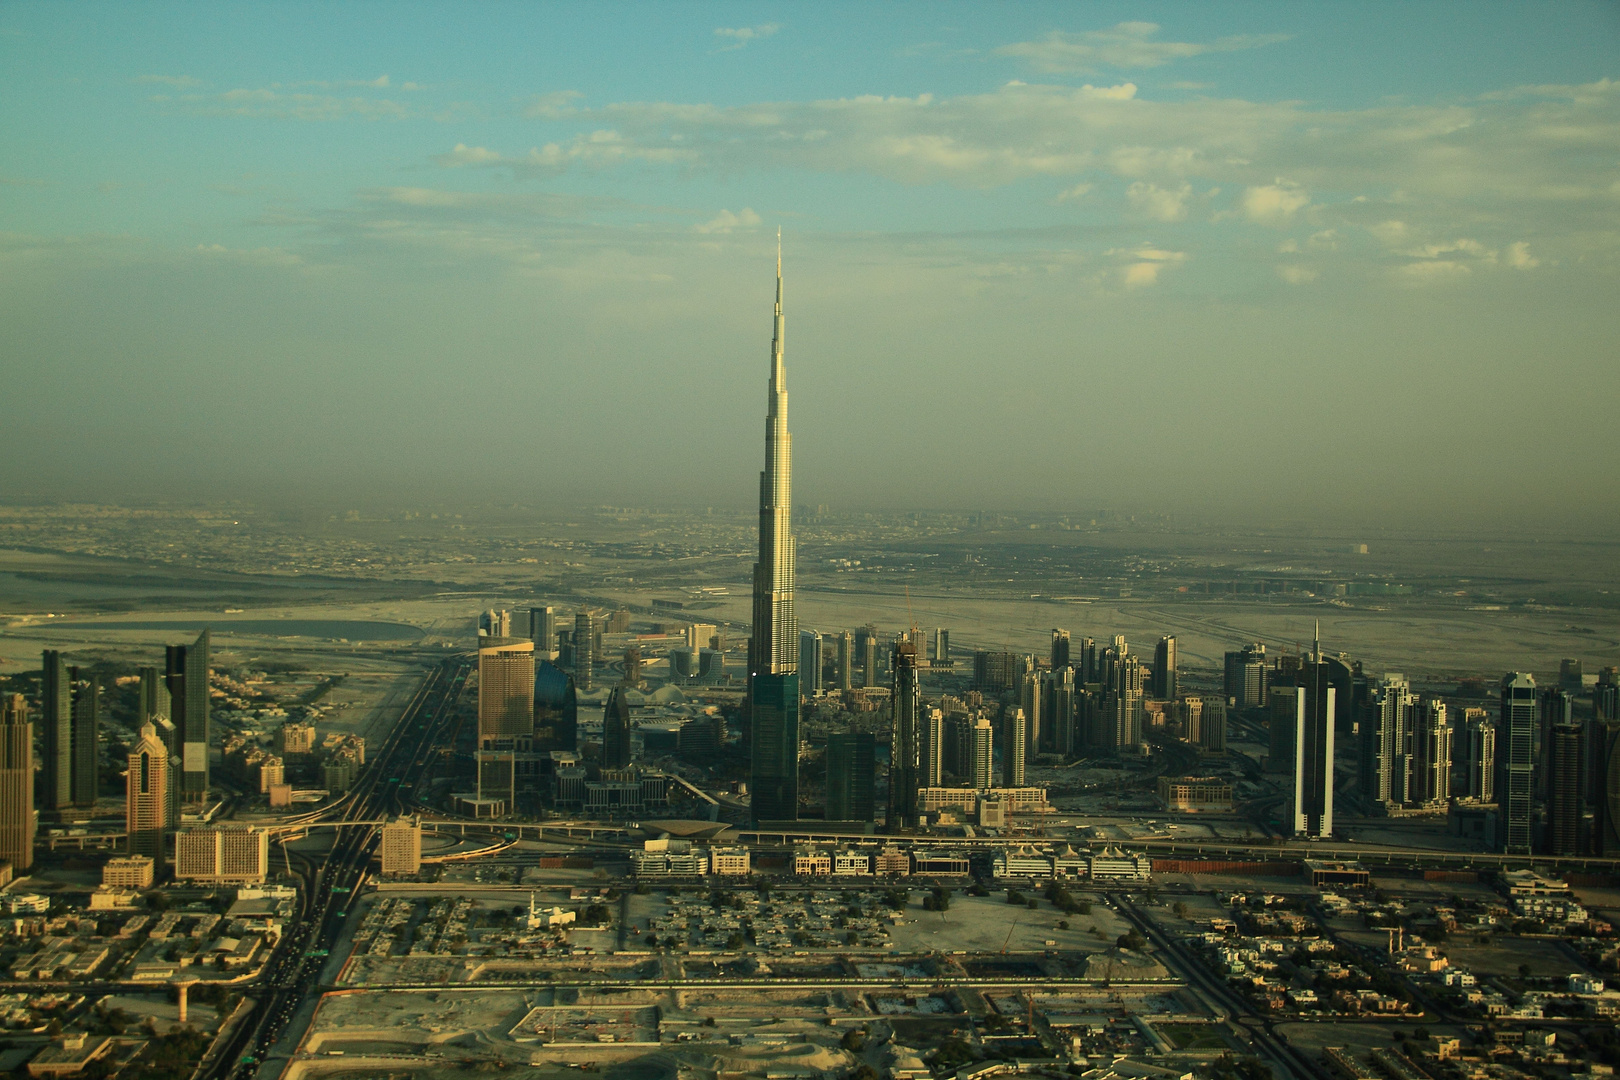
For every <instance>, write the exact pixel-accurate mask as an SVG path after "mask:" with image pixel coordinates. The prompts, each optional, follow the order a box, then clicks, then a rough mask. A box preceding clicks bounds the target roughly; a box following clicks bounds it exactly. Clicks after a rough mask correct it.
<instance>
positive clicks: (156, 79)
mask: <svg viewBox="0 0 1620 1080" xmlns="http://www.w3.org/2000/svg"><path fill="white" fill-rule="evenodd" d="M135 81H136V82H138V83H148V84H152V85H156V86H172V87H174V88H175V89H177V90H187V89H190V88H191V87H194V86H201V85H202V80H201V79H194V78H192V77H191V76H190V75H141V76H137V77H136V79H135Z"/></svg>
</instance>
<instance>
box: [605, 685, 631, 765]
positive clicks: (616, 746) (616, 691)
mask: <svg viewBox="0 0 1620 1080" xmlns="http://www.w3.org/2000/svg"><path fill="white" fill-rule="evenodd" d="M630 761H631V751H630V699H629V698H628V697H626V696H625V692H624V687H623V686H615V687H614V688H613V689H612V691H610V692H609V693H608V699H607V704H606V705H604V706H603V707H602V768H604V769H622V768H624V767H625V766H626V765H628V764H630Z"/></svg>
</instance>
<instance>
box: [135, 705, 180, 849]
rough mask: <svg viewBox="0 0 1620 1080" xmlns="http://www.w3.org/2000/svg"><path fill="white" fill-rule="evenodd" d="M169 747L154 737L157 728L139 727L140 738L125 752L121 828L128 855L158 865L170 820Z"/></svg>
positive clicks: (170, 823) (171, 822)
mask: <svg viewBox="0 0 1620 1080" xmlns="http://www.w3.org/2000/svg"><path fill="white" fill-rule="evenodd" d="M171 779H172V778H171V776H170V774H169V748H168V747H166V746H164V745H163V740H162V739H160V738H158V732H157V726H156V725H154V724H152V723H150V722H148V723H145V724H142V725H141V737H140V741H138V742H137V743H136V744H135V746H134V748H133V749H132V750H131V751H130V753H129V776H128V778H127V779H126V787H125V791H124V829H125V832H126V833H127V835H128V840H127V843H128V849H129V853H130V854H131V855H146V856H149V857H150V858H151V860H152V861H153V862H154V863H157V864H158V865H160V866H161V865H162V863H163V858H164V852H165V844H164V837H166V836H167V835H168V832H169V829H170V828H171V827H172V826H173V824H174V822H173V821H172V820H171V818H170V816H169V815H170V812H171V810H172V805H173V804H172V802H171V799H170V793H169V782H170V780H171Z"/></svg>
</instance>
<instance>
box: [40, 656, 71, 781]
mask: <svg viewBox="0 0 1620 1080" xmlns="http://www.w3.org/2000/svg"><path fill="white" fill-rule="evenodd" d="M39 698H40V702H39V705H40V708H39V711H40V717H39V726H40V736H41V740H42V742H43V744H44V745H43V747H42V750H43V755H42V756H43V758H44V760H43V761H41V762H40V772H39V781H40V784H39V786H40V805H41V806H43V807H44V808H45V809H46V810H62V809H65V808H67V807H69V806H72V805H73V680H72V676H71V675H70V674H69V668H68V665H67V662H66V661H64V660H63V659H62V654H61V653H59V652H57V651H56V650H55V649H46V650H45V655H44V672H43V673H42V674H41V677H40V695H39Z"/></svg>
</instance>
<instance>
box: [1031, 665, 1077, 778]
mask: <svg viewBox="0 0 1620 1080" xmlns="http://www.w3.org/2000/svg"><path fill="white" fill-rule="evenodd" d="M1029 674H1030V675H1039V674H1040V673H1039V672H1033V671H1032V672H1030V673H1029ZM1045 678H1046V679H1048V680H1049V681H1048V682H1047V684H1046V690H1047V692H1046V693H1045V694H1044V695H1043V698H1042V701H1041V706H1042V708H1043V709H1044V710H1045V714H1044V715H1043V716H1042V717H1041V727H1042V729H1046V728H1050V729H1051V731H1052V744H1053V747H1054V748H1055V749H1056V750H1057V752H1058V753H1060V754H1062V755H1063V756H1064V757H1070V756H1072V755H1074V754H1076V753H1078V752H1079V751H1080V749H1081V743H1082V741H1083V740H1082V739H1081V738H1079V737H1078V734H1077V732H1076V729H1075V724H1074V694H1075V686H1074V668H1073V667H1071V666H1069V665H1068V664H1064V665H1063V666H1062V667H1060V668H1055V669H1053V670H1052V671H1051V672H1049V673H1047V675H1046V676H1045Z"/></svg>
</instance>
